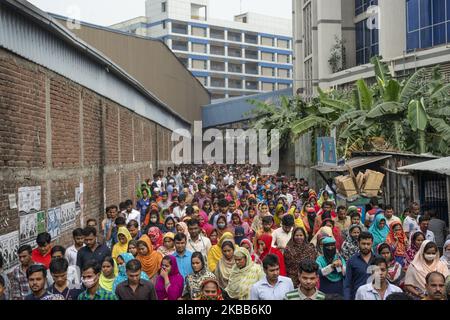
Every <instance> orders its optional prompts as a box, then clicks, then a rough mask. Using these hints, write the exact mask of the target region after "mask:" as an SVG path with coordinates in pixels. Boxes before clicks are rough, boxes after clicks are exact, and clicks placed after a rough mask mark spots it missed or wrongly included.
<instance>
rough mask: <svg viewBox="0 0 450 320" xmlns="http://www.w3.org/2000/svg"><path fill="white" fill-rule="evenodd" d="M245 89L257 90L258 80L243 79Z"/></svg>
mask: <svg viewBox="0 0 450 320" xmlns="http://www.w3.org/2000/svg"><path fill="white" fill-rule="evenodd" d="M245 89H247V90H258V81H245Z"/></svg>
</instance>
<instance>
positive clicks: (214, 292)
mask: <svg viewBox="0 0 450 320" xmlns="http://www.w3.org/2000/svg"><path fill="white" fill-rule="evenodd" d="M200 289H201V294H200V299H199V300H223V296H222V290H220V286H219V283H218V282H217V280H216V279H206V280H204V281H203V283H202V286H201V288H200Z"/></svg>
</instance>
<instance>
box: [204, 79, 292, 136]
mask: <svg viewBox="0 0 450 320" xmlns="http://www.w3.org/2000/svg"><path fill="white" fill-rule="evenodd" d="M292 94H293V91H292V88H287V89H283V90H278V91H271V92H264V93H258V94H254V95H251V96H243V97H236V98H229V99H222V100H219V101H216V102H214V103H211V104H209V105H207V106H203V108H202V118H203V128H210V127H214V126H219V125H224V124H229V123H235V122H240V121H244V120H248V119H251V118H253V117H252V116H251V115H249V114H248V112H249V111H251V110H253V109H254V108H255V106H254V105H253V104H251V103H249V102H248V100H249V99H253V100H260V101H266V102H267V103H272V104H274V105H279V103H280V97H281V96H286V97H292Z"/></svg>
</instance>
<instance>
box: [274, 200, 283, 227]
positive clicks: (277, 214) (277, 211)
mask: <svg viewBox="0 0 450 320" xmlns="http://www.w3.org/2000/svg"><path fill="white" fill-rule="evenodd" d="M285 214H286V211H285V208H284V206H283V205H282V204H278V205H277V208H276V209H275V215H274V216H273V221H274V222H275V226H276V227H277V228H280V227H281V219H282V218H283V216H284V215H285Z"/></svg>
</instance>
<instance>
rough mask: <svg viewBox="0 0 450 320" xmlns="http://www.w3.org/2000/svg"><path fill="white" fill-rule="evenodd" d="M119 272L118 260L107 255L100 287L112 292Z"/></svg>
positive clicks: (103, 263)
mask: <svg viewBox="0 0 450 320" xmlns="http://www.w3.org/2000/svg"><path fill="white" fill-rule="evenodd" d="M118 273H119V268H118V266H117V263H116V261H115V260H114V259H113V258H112V257H109V256H108V257H105V259H104V260H103V262H102V272H101V274H100V279H99V284H100V287H102V288H103V289H105V290H106V291H109V292H112V290H113V284H114V280H115V279H116V276H117V274H118Z"/></svg>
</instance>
